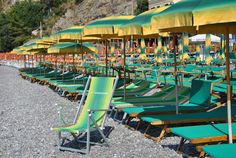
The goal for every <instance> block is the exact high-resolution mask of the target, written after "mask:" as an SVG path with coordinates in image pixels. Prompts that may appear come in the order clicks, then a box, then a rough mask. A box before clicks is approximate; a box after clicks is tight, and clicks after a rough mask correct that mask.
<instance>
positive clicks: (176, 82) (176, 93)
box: [173, 34, 179, 114]
mask: <svg viewBox="0 0 236 158" xmlns="http://www.w3.org/2000/svg"><path fill="white" fill-rule="evenodd" d="M173 46H174V76H175V99H176V114H178V113H179V106H178V104H179V103H178V102H179V101H178V78H177V62H176V54H177V51H178V50H177V48H178V45H177V42H176V35H175V34H173Z"/></svg>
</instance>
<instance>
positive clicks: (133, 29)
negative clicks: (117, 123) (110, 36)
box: [118, 6, 169, 37]
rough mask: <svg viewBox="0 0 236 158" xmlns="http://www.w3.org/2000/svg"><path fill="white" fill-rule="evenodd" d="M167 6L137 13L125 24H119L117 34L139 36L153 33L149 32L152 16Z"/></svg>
mask: <svg viewBox="0 0 236 158" xmlns="http://www.w3.org/2000/svg"><path fill="white" fill-rule="evenodd" d="M167 8H169V6H163V7H160V8H155V9H151V10H148V11H146V12H143V13H141V14H139V15H137V16H136V17H134V18H133V19H131V20H129V21H128V22H127V23H126V24H124V25H122V26H120V28H119V31H118V35H119V36H137V37H141V36H148V35H150V34H153V32H150V31H151V18H152V16H154V15H157V14H159V13H160V12H162V11H163V10H165V9H167Z"/></svg>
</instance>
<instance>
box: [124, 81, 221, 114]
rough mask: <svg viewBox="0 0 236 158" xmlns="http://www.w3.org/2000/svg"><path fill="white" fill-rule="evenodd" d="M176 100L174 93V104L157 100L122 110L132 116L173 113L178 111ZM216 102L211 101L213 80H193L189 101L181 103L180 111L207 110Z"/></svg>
mask: <svg viewBox="0 0 236 158" xmlns="http://www.w3.org/2000/svg"><path fill="white" fill-rule="evenodd" d="M183 92H185V91H183ZM187 92H188V91H187ZM184 94H185V93H183V94H182V95H184ZM185 95H187V94H185ZM170 100H171V99H170ZM167 101H168V100H167ZM175 101H176V100H175V95H172V104H169V105H165V104H158V103H159V102H158V101H157V102H156V105H154V106H141V107H125V108H121V110H122V111H123V112H125V113H127V114H128V115H129V116H130V117H137V116H144V115H156V114H173V113H175V112H176V106H175V105H176V104H175ZM213 101H214V100H213ZM216 103H217V102H215V101H214V102H211V82H208V81H202V80H193V81H192V86H191V90H190V99H189V103H187V104H179V112H181V113H183V112H184V113H186V112H199V111H206V110H207V109H209V107H211V106H214V105H215V104H216Z"/></svg>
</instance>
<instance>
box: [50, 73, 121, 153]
mask: <svg viewBox="0 0 236 158" xmlns="http://www.w3.org/2000/svg"><path fill="white" fill-rule="evenodd" d="M117 81H118V77H116V78H112V77H91V76H90V77H89V79H88V81H87V84H86V87H85V90H84V93H83V97H82V99H81V101H80V104H79V107H78V111H77V113H76V116H75V119H74V123H73V124H72V125H64V126H61V127H56V128H52V130H54V131H57V132H59V143H60V144H59V149H61V150H69V151H75V152H81V153H85V154H88V153H89V150H90V144H97V143H94V142H91V141H90V133H91V131H93V130H97V131H98V132H99V133H100V135H101V136H102V138H103V140H104V141H105V143H106V146H108V142H107V140H106V137H105V135H104V133H103V131H102V130H103V129H104V123H105V119H106V115H107V111H108V109H109V105H110V103H111V99H112V96H113V93H114V90H115V87H116V84H117ZM89 85H90V86H89ZM88 87H90V88H89V90H88V94H87V98H86V101H85V103H84V100H85V97H86V93H87V89H88ZM83 103H84V105H83ZM82 105H83V107H82ZM62 121H63V122H64V120H62ZM63 132H66V133H71V135H72V136H73V137H74V139H75V140H76V141H77V142H81V143H85V144H86V149H74V148H70V147H65V146H64V142H65V138H63V137H62V136H61V134H62V133H63ZM84 133H86V134H87V138H86V141H82V140H80V138H81V136H83V134H84ZM76 134H78V135H76Z"/></svg>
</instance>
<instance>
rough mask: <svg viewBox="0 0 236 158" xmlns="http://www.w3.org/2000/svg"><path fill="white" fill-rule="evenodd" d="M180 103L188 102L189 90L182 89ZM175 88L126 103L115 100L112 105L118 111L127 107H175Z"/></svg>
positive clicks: (128, 100) (129, 99)
mask: <svg viewBox="0 0 236 158" xmlns="http://www.w3.org/2000/svg"><path fill="white" fill-rule="evenodd" d="M178 95H179V103H183V102H186V101H187V100H188V96H189V88H188V87H181V89H180V90H179V93H178ZM175 101H176V100H175V87H174V86H172V87H171V88H168V89H163V90H161V91H160V92H157V93H156V94H154V95H152V96H140V97H133V98H128V99H127V98H126V100H125V101H121V100H114V101H113V102H112V105H113V106H115V107H116V108H118V109H123V108H127V107H131V108H132V107H134V108H136V107H140V106H152V105H174V104H175Z"/></svg>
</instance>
